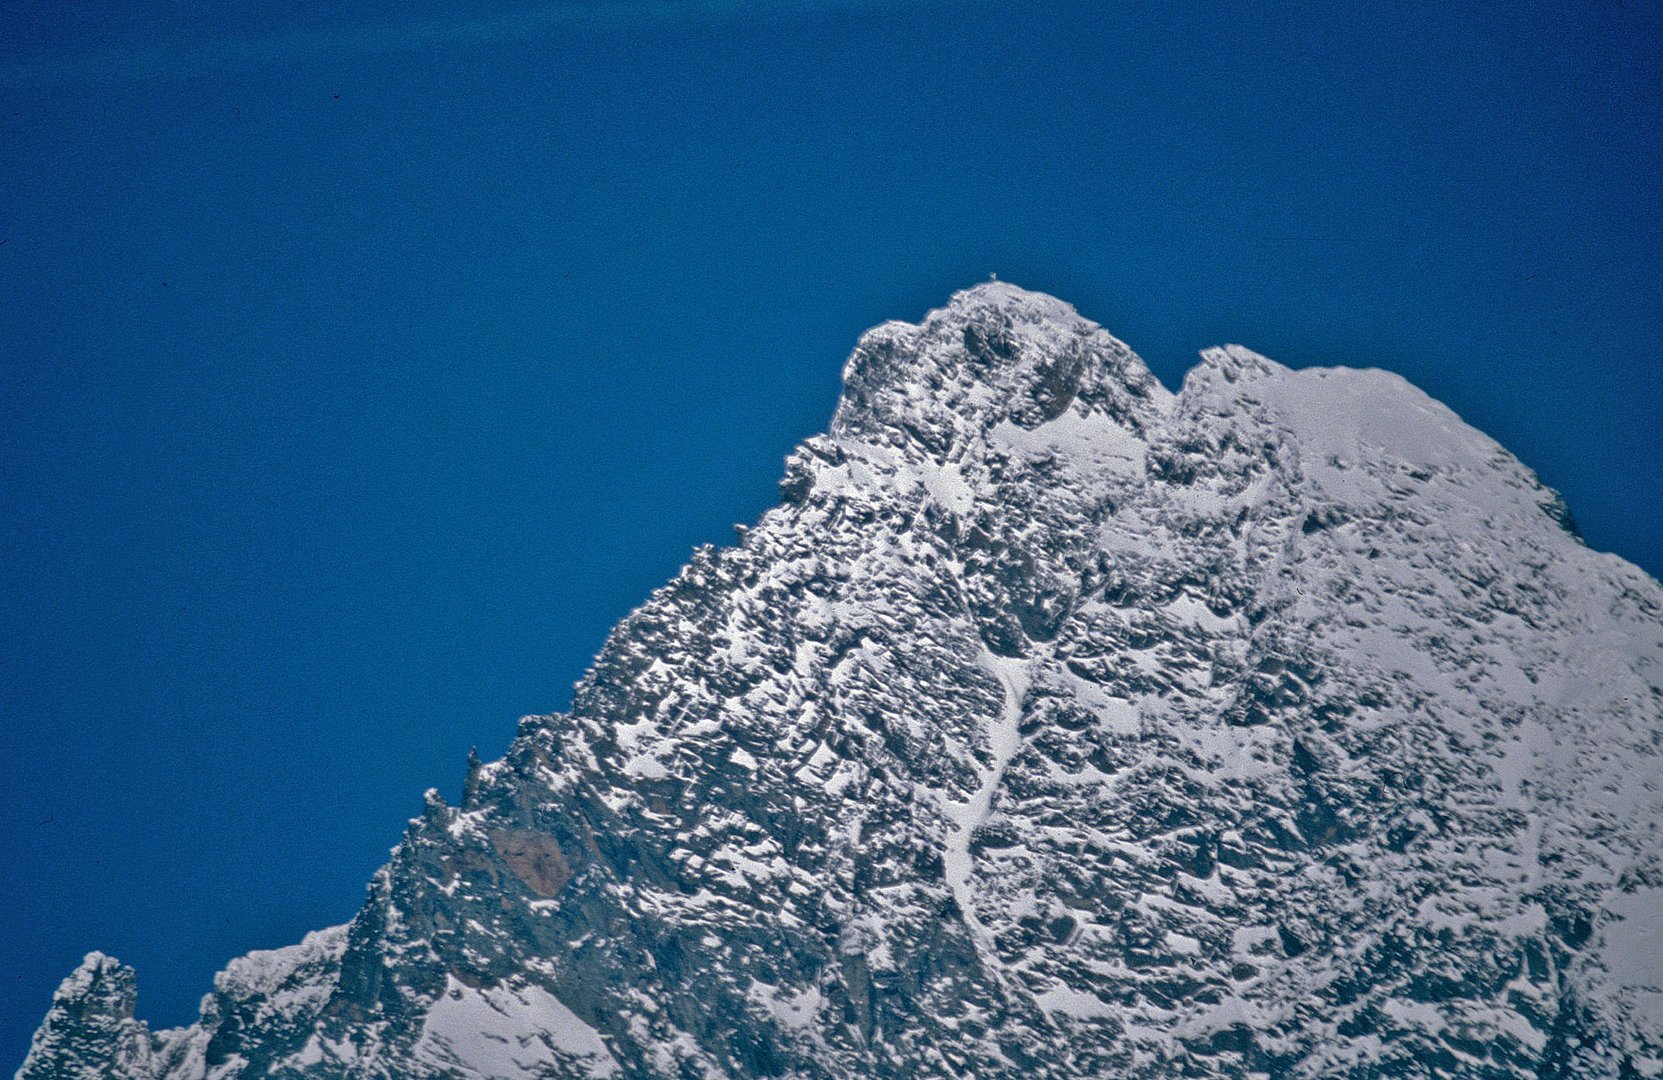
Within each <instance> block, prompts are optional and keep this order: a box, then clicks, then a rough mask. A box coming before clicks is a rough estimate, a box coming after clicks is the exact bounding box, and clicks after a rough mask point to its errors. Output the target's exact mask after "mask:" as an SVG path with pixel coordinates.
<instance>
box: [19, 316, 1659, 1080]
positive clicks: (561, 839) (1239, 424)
mask: <svg viewBox="0 0 1663 1080" xmlns="http://www.w3.org/2000/svg"><path fill="white" fill-rule="evenodd" d="M845 383H846V390H845V395H844V397H843V400H842V402H841V403H840V404H839V406H838V409H837V413H836V416H835V419H834V421H833V423H832V426H831V429H830V432H829V433H828V434H827V435H825V436H819V437H816V438H812V439H809V440H808V441H807V442H806V443H805V444H804V445H803V446H802V447H800V448H799V449H798V450H797V451H796V452H794V453H793V454H792V455H791V457H790V458H789V459H788V462H787V468H786V476H785V480H784V481H783V484H782V491H783V495H784V499H783V502H782V505H780V506H779V507H776V508H775V509H773V510H770V511H769V512H768V513H766V514H764V515H763V517H762V518H761V520H760V521H758V522H757V523H756V525H755V526H754V527H753V528H750V529H747V530H744V531H743V534H742V537H741V541H740V543H739V544H738V545H737V546H734V547H729V548H722V549H716V548H703V549H700V551H699V552H697V553H696V554H695V556H694V558H693V559H692V560H691V561H690V562H689V563H688V565H687V566H686V567H685V568H684V569H683V570H682V572H681V573H680V574H678V575H677V576H676V578H675V579H674V580H673V581H671V582H670V583H669V584H667V585H666V586H664V587H663V588H661V589H659V590H658V591H657V592H655V593H654V594H653V595H652V597H651V598H649V599H648V601H647V602H646V603H644V604H643V605H642V606H641V607H640V608H639V609H637V610H636V611H635V612H633V613H632V614H631V615H629V617H627V618H626V619H624V620H623V621H622V622H621V623H620V624H619V625H618V627H617V628H616V629H615V630H614V632H613V633H612V635H611V637H610V638H609V640H608V641H607V643H606V645H605V647H604V648H603V649H602V651H601V653H600V655H599V656H598V657H597V659H596V661H595V664H594V666H593V668H592V669H591V670H590V672H589V673H588V674H587V675H586V676H585V678H584V679H583V680H582V682H581V683H580V684H579V687H578V690H577V693H576V696H575V698H574V701H573V705H572V708H571V710H570V712H569V713H566V714H562V715H552V716H544V717H531V718H527V719H526V720H525V721H522V724H521V727H520V730H519V734H518V737H517V738H516V739H515V740H514V742H513V744H512V746H511V747H510V749H509V751H508V753H507V754H506V755H505V756H504V758H503V759H502V760H500V761H496V762H491V763H481V762H479V761H478V760H477V759H476V758H470V759H469V762H468V765H467V774H466V781H465V784H464V798H463V802H462V805H461V806H459V807H450V806H447V805H446V804H445V803H444V801H443V800H441V799H440V798H438V796H437V794H436V793H435V794H433V795H431V796H430V797H429V798H428V799H427V802H426V806H425V808H424V810H423V812H422V814H421V816H420V817H418V818H416V819H414V820H413V821H412V822H411V824H410V827H409V829H408V831H407V832H406V834H405V836H404V839H403V841H402V842H401V843H400V844H399V845H398V847H397V848H396V849H395V850H394V853H393V857H392V859H391V861H390V862H389V863H388V864H387V866H386V867H384V868H383V869H382V870H381V871H380V872H379V873H378V874H377V875H376V876H375V879H374V881H373V883H372V885H371V889H370V895H369V898H368V900H367V901H366V903H365V905H364V907H363V908H362V909H361V910H360V912H359V913H358V916H357V917H356V918H355V919H354V920H353V922H352V923H351V925H350V926H349V927H346V928H344V929H342V928H337V929H336V930H333V931H325V932H322V933H319V934H315V935H312V936H310V937H308V938H307V939H306V941H304V942H302V943H301V944H300V945H298V946H293V947H290V948H287V949H279V950H274V951H271V952H265V953H257V954H253V955H252V956H250V957H247V958H245V959H243V960H240V961H235V962H233V964H232V965H231V966H230V967H229V968H228V969H227V971H226V972H225V973H224V974H223V975H222V976H221V977H220V978H219V979H217V980H216V981H215V985H214V990H213V993H211V994H210V995H209V996H208V997H207V998H206V999H205V1000H204V1005H203V1011H202V1018H201V1020H200V1021H199V1022H198V1023H197V1024H195V1025H192V1026H191V1027H189V1028H185V1029H180V1030H178V1031H171V1032H159V1033H150V1032H149V1031H147V1030H146V1029H145V1027H144V1025H143V1024H141V1023H139V1022H137V1021H135V1020H133V1019H132V1018H131V996H130V989H131V975H130V973H129V972H126V969H122V968H119V967H116V966H114V965H113V963H108V962H105V961H104V960H103V958H89V962H88V964H87V965H83V968H82V969H80V970H78V971H77V973H76V974H75V975H74V976H72V977H71V978H70V979H69V980H68V981H66V983H65V984H64V988H63V990H62V991H60V995H59V997H58V999H57V1000H56V1001H55V1002H54V1005H53V1007H52V1011H51V1013H50V1014H49V1015H48V1018H47V1021H46V1023H45V1024H44V1025H43V1027H42V1028H41V1031H40V1034H39V1035H38V1036H37V1038H36V1042H35V1048H34V1051H33V1052H32V1053H31V1055H30V1058H29V1060H28V1062H27V1063H26V1064H25V1066H24V1069H23V1071H22V1074H21V1075H22V1076H23V1077H25V1080H46V1078H56V1077H61V1076H82V1075H89V1076H90V1075H97V1076H109V1077H115V1078H119V1080H244V1078H247V1080H252V1078H255V1077H273V1078H275V1077H284V1078H295V1077H303V1076H304V1077H314V1076H323V1077H354V1078H359V1077H362V1078H366V1080H386V1078H393V1077H399V1078H404V1077H411V1078H423V1080H428V1078H434V1080H437V1078H444V1080H452V1078H468V1080H473V1078H481V1077H493V1078H497V1077H526V1078H534V1077H544V1078H546V1077H568V1076H596V1075H623V1076H641V1077H710V1078H714V1077H719V1076H734V1077H748V1076H787V1077H792V1078H801V1080H821V1078H826V1077H834V1076H874V1077H901V1076H909V1077H910V1076H920V1077H948V1076H954V1077H958V1076H966V1075H976V1076H990V1077H998V1076H1018V1075H1020V1076H1032V1077H1086V1076H1105V1075H1112V1076H1125V1077H1132V1078H1153V1077H1166V1076H1174V1075H1184V1076H1198V1077H1202V1076H1217V1077H1226V1076H1230V1077H1235V1076H1244V1075H1265V1076H1286V1077H1312V1078H1314V1077H1329V1076H1348V1077H1354V1078H1359V1080H1361V1078H1364V1077H1376V1076H1382V1077H1383V1076H1431V1075H1438V1076H1468V1077H1474V1078H1477V1077H1485V1078H1489V1077H1519V1078H1525V1077H1530V1078H1535V1080H1544V1078H1564V1077H1571V1076H1607V1075H1609V1076H1643V1077H1657V1076H1663V1041H1660V1039H1659V1036H1658V1033H1659V1032H1660V1031H1663V960H1660V959H1659V956H1660V954H1659V952H1658V950H1657V948H1656V943H1657V935H1658V934H1659V933H1660V932H1663V588H1660V587H1659V586H1658V583H1657V582H1655V581H1653V580H1652V579H1650V578H1649V577H1647V576H1646V575H1645V574H1643V573H1642V572H1640V571H1639V570H1637V569H1636V568H1634V567H1632V566H1630V565H1628V564H1626V563H1624V562H1623V561H1622V560H1620V559H1617V558H1615V557H1614V556H1607V555H1600V554H1598V553H1596V552H1593V551H1590V550H1589V549H1588V548H1587V547H1585V546H1583V545H1582V544H1581V543H1580V542H1579V541H1578V540H1577V538H1576V537H1575V536H1574V533H1573V532H1572V531H1571V530H1570V528H1569V518H1568V516H1567V515H1566V514H1565V512H1564V507H1563V504H1562V503H1561V502H1559V500H1558V499H1557V497H1556V496H1555V495H1554V493H1553V492H1551V491H1550V490H1548V489H1547V488H1545V487H1543V486H1542V485H1541V484H1540V482H1539V481H1538V480H1537V479H1536V478H1535V476H1534V474H1532V473H1531V472H1530V470H1529V469H1528V468H1526V467H1525V466H1524V465H1522V464H1521V463H1519V462H1518V461H1517V459H1515V458H1514V457H1513V456H1512V455H1510V454H1508V453H1507V452H1506V451H1505V450H1503V449H1502V448H1501V447H1499V446H1498V445H1496V444H1495V443H1494V442H1493V441H1491V440H1489V439H1488V438H1486V437H1485V436H1483V435H1482V434H1481V433H1479V432H1477V431H1474V430H1473V429H1472V428H1470V427H1468V426H1467V425H1465V424H1463V423H1462V422H1461V421H1460V419H1459V418H1458V417H1456V416H1455V414H1454V413H1452V412H1451V411H1450V410H1448V409H1447V408H1445V407H1443V406H1442V405H1440V404H1438V403H1437V402H1435V401H1432V400H1431V399H1430V398H1428V397H1426V396H1425V395H1424V394H1422V393H1421V392H1420V391H1418V390H1416V389H1415V388H1414V387H1412V386H1410V385H1409V384H1408V383H1406V382H1404V381H1403V380H1402V379H1400V378H1398V377H1397V376H1394V375H1390V374H1388V373H1385V372H1381V371H1371V370H1362V371H1359V370H1349V369H1343V368H1313V369H1304V370H1300V371H1292V370H1289V369H1287V368H1285V367H1282V366H1281V365H1279V364H1276V363H1274V362H1272V361H1269V360H1267V359H1265V358H1264V357H1261V356H1259V355H1258V354H1256V353H1253V352H1252V351H1250V350H1247V349H1243V348H1241V347H1239V346H1226V347H1223V348H1219V349H1212V350H1208V351H1207V352H1206V353H1204V354H1203V356H1202V360H1201V363H1200V364H1199V365H1198V366H1197V367H1196V369H1195V370H1194V371H1192V372H1191V373H1190V375H1189V377H1188V378H1186V380H1185V382H1184V385H1183V389H1182V391H1181V392H1180V393H1179V394H1178V395H1176V396H1174V395H1172V394H1170V393H1168V392H1167V391H1166V390H1165V389H1163V388H1162V387H1160V386H1159V384H1157V383H1156V382H1155V380H1154V379H1153V378H1152V377H1150V375H1149V373H1148V370H1147V369H1146V368H1145V367H1144V366H1143V364H1142V362H1141V361H1139V360H1138V359H1137V358H1136V356H1134V355H1133V354H1132V353H1131V351H1130V350H1129V349H1127V348H1126V347H1125V346H1124V345H1122V344H1121V343H1120V342H1118V341H1116V340H1115V339H1114V338H1113V337H1111V336H1110V335H1108V334H1107V333H1105V332H1104V331H1103V330H1102V329H1101V328H1100V327H1098V326H1097V325H1096V324H1094V323H1091V322H1089V321H1088V320H1085V319H1083V318H1081V317H1080V316H1078V315H1077V314H1076V313H1074V311H1073V309H1072V308H1069V307H1068V306H1067V305H1065V304H1062V303H1061V302H1060V301H1056V300H1054V299H1052V298H1049V297H1044V296H1041V295H1039V294H1035V293H1029V292H1025V291H1023V290H1021V289H1017V288H1015V287H1013V286H1010V285H1006V284H1003V283H990V284H986V285H981V286H978V287H976V288H974V289H970V290H966V291H965V292H963V293H960V294H958V295H956V296H955V297H954V298H953V299H952V300H951V302H949V304H948V305H947V306H946V307H944V308H942V309H939V310H937V311H933V312H930V313H929V314H928V315H926V316H925V317H924V319H923V320H922V321H921V322H920V323H918V324H907V323H887V324H885V325H883V326H881V327H878V328H877V329H876V330H874V331H872V332H870V333H868V334H867V335H865V336H864V337H863V338H862V339H861V342H860V344H859V345H858V347H857V348H856V350H855V353H854V355H853V356H852V357H851V359H850V361H849V364H848V369H847V372H846V380H845ZM89 1002H90V1003H92V1004H90V1005H89Z"/></svg>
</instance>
